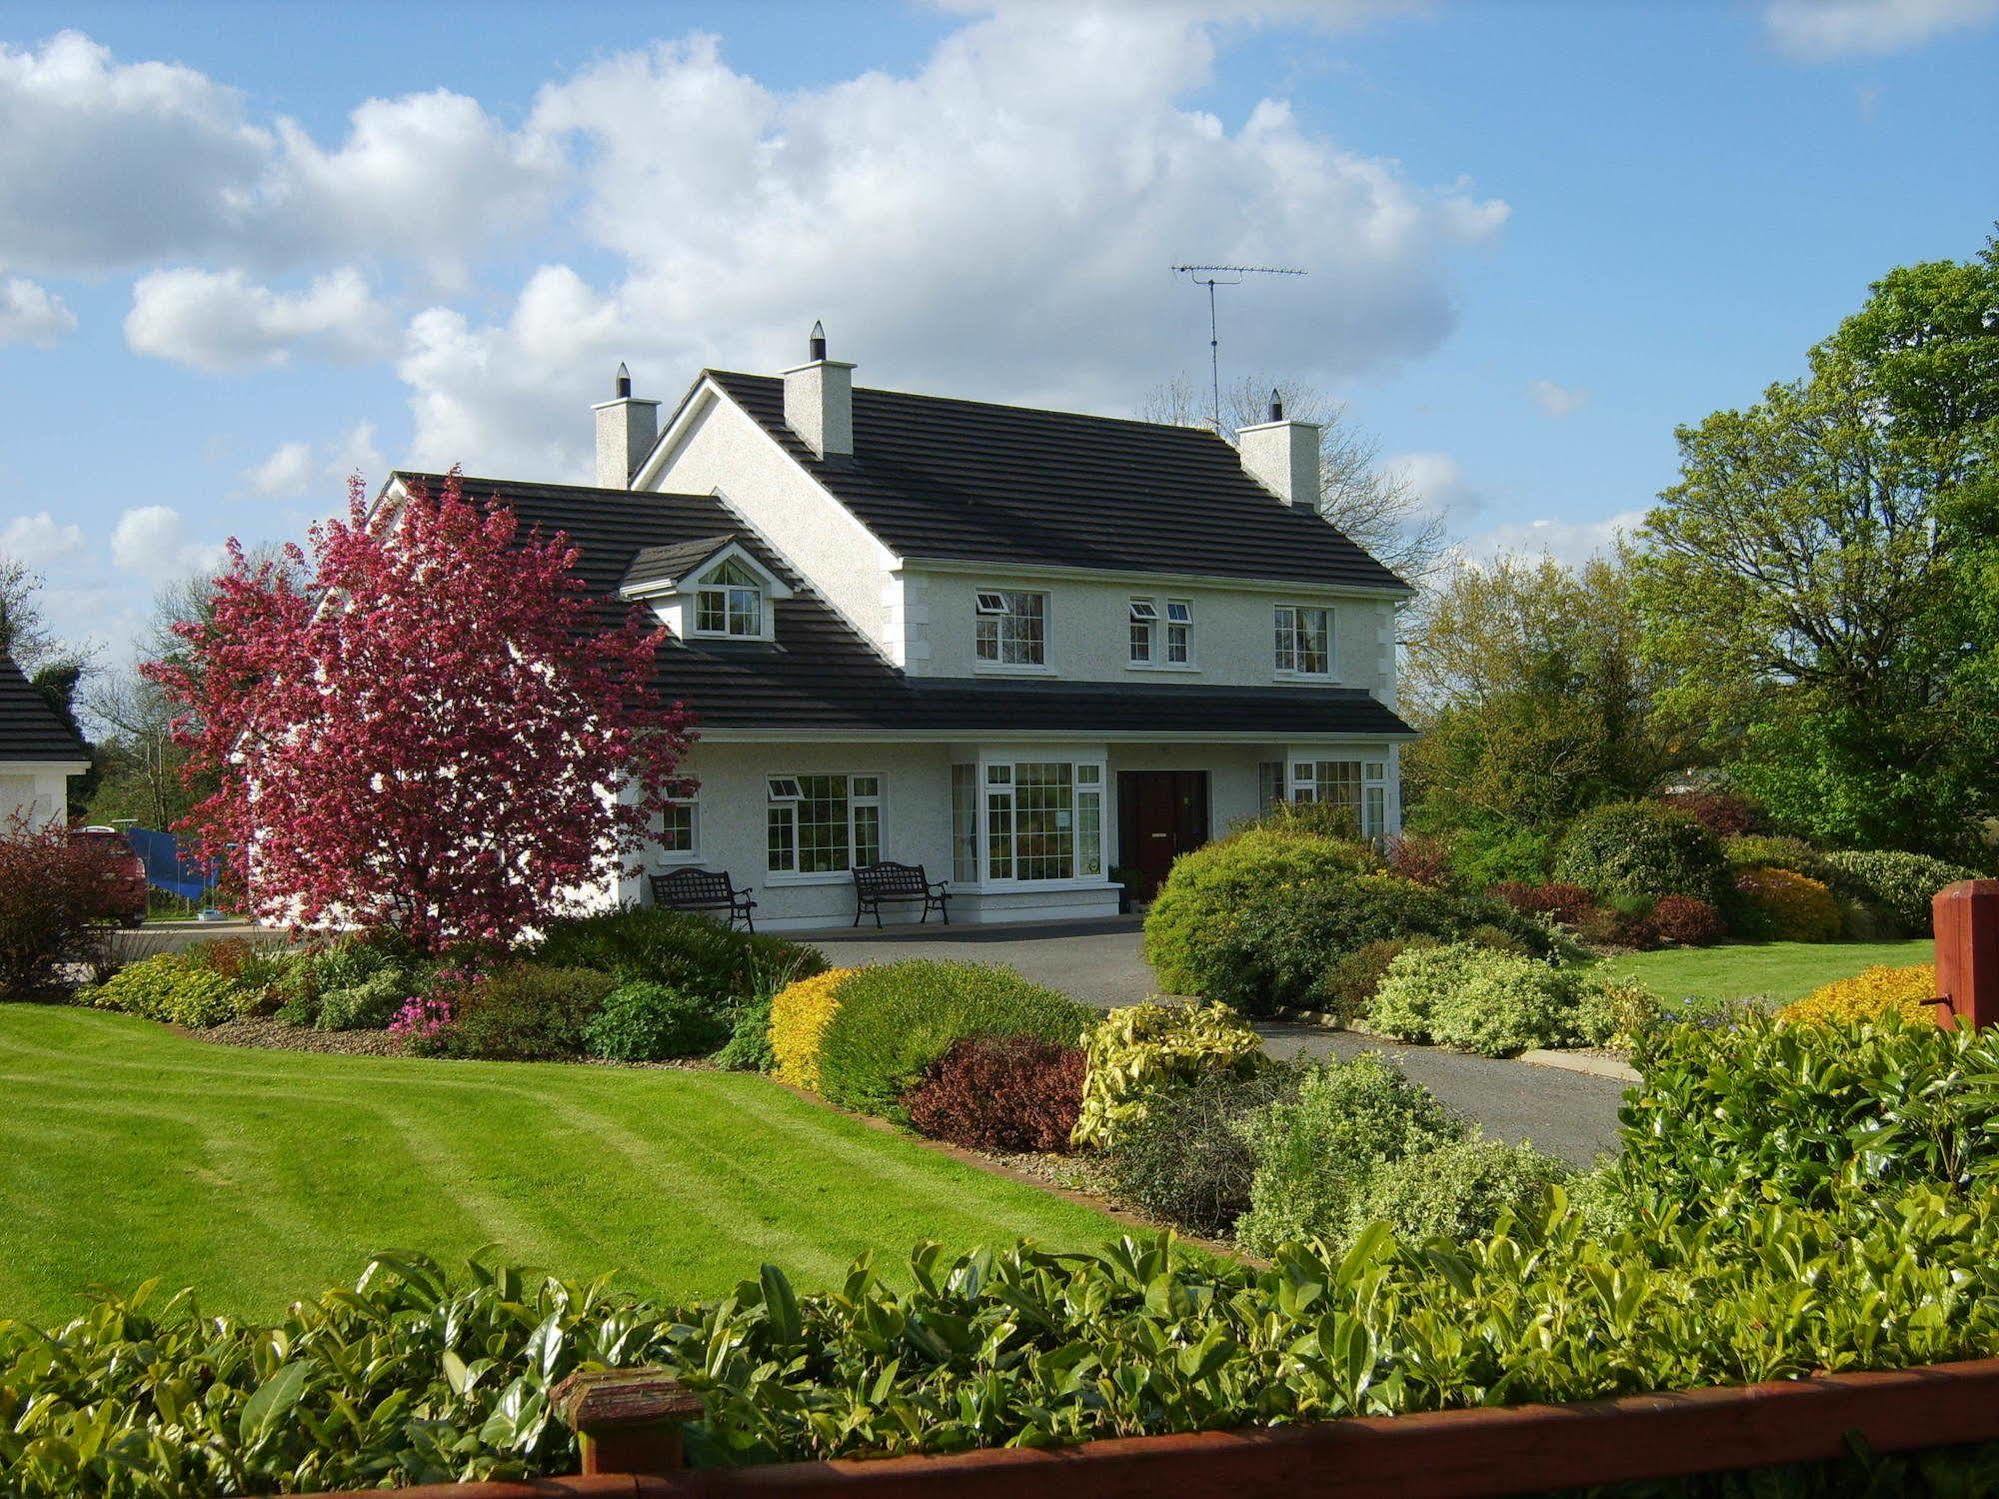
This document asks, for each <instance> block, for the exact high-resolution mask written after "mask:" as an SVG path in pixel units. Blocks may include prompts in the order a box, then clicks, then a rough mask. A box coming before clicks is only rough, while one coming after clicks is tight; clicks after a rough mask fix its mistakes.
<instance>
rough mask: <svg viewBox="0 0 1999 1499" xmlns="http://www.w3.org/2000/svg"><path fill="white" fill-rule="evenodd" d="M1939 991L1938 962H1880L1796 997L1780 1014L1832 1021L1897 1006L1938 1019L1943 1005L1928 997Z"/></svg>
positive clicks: (1867, 1016)
mask: <svg viewBox="0 0 1999 1499" xmlns="http://www.w3.org/2000/svg"><path fill="white" fill-rule="evenodd" d="M1936 992H1937V971H1936V967H1935V965H1934V964H1931V963H1913V964H1911V965H1910V966H1909V967H1907V968H1890V967H1888V966H1886V965H1885V964H1876V965H1875V966H1874V967H1872V968H1867V969H1863V970H1862V971H1861V972H1859V973H1856V974H1855V975H1854V976H1853V977H1852V978H1850V979H1840V980H1838V981H1837V982H1835V983H1830V984H1826V985H1824V986H1823V987H1821V988H1818V989H1814V990H1812V992H1811V993H1809V994H1807V995H1806V996H1805V997H1804V998H1803V999H1799V1000H1793V1001H1792V1002H1791V1003H1790V1004H1787V1005H1785V1006H1784V1008H1783V1009H1781V1010H1779V1011H1778V1012H1777V1018H1778V1019H1779V1020H1781V1021H1783V1022H1785V1023H1786V1024H1790V1025H1830V1024H1835V1023H1837V1022H1840V1021H1851V1020H1871V1019H1873V1018H1874V1017H1875V1016H1877V1015H1882V1014H1885V1013H1887V1012H1888V1011H1889V1010H1895V1011H1899V1012H1900V1013H1901V1014H1903V1015H1905V1016H1907V1017H1908V1018H1909V1019H1911V1020H1925V1019H1927V1020H1935V1019H1936V1018H1937V1017H1938V1012H1939V1009H1940V1007H1939V1006H1937V1005H1933V1004H1930V1003H1928V1001H1929V1000H1932V999H1934V998H1935V997H1936Z"/></svg>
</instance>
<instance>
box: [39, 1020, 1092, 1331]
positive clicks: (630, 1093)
mask: <svg viewBox="0 0 1999 1499" xmlns="http://www.w3.org/2000/svg"><path fill="white" fill-rule="evenodd" d="M0 1203H4V1204H5V1210H4V1212H0V1317H8V1316H13V1317H22V1318H25V1319H28V1320H30V1321H35V1322H42V1323H46V1322H47V1321H49V1320H50V1319H55V1318H60V1317H62V1316H64V1315H67V1314H68V1313H70V1312H71V1311H73V1310H75V1309H76V1308H77V1307H78V1306H79V1305H80V1304H81V1298H80V1295H79V1293H80V1292H81V1291H82V1290H83V1289H84V1288H85V1287H87V1286H89V1285H91V1284H93V1283H98V1284H107V1285H113V1286H119V1287H130V1286H132V1285H134V1284H136V1283H137V1282H139V1281H140V1280H143V1279H146V1278H148V1277H151V1276H159V1277H160V1278H161V1279H162V1280H163V1281H164V1282H165V1283H166V1284H167V1285H168V1286H170V1287H177V1286H181V1285H192V1286H195V1287H196V1288H197V1289H198V1290H199V1292H200V1295H201V1298H202V1302H203V1305H204V1306H205V1307H207V1308H208V1309H210V1310H213V1311H227V1312H235V1313H242V1314H268V1313H271V1312H274V1311H276V1310H278V1309H280V1308H281V1307H282V1306H283V1305H284V1303H285V1302H286V1301H288V1300H290V1299H291V1298H292V1297H294V1296H298V1295H303V1294H310V1293H314V1292H317V1291H319V1290H321V1289H323V1288H325V1287H327V1286H330V1285H334V1284H338V1283H342V1282H346V1281H350V1280H351V1279H352V1278H353V1276H354V1275H355V1274H356V1273H357V1272H358V1271H359V1270H360V1268H361V1266H362V1264H363V1263H364V1262H365V1260H366V1257H367V1256H368V1254H369V1253H370V1252H371V1251H375V1250H379V1249H385V1248H409V1249H421V1250H425V1251H428V1252H430V1253H432V1254H435V1255H437V1256H438V1257H439V1258H441V1259H445V1260H447V1262H449V1261H452V1260H458V1259H462V1258H463V1257H464V1256H465V1255H467V1254H469V1253H471V1252H472V1251H473V1250H475V1249H478V1248H479V1247H480V1246H482V1245H486V1244H493V1245H495V1246H496V1252H497V1253H498V1254H500V1255H503V1256H505V1257H507V1258H509V1259H513V1260H517V1261H521V1262H525V1263H530V1264H534V1265H538V1266H542V1267H545V1268H547V1269H549V1270H552V1271H555V1272H557V1273H559V1274H562V1275H564V1276H565V1277H583V1276H590V1275H595V1274H598V1273H600V1272H603V1271H608V1270H621V1271H623V1272H625V1275H624V1279H625V1281H626V1283H628V1284H630V1285H632V1286H633V1287H635V1288H638V1289H643V1290H648V1291H653V1292H657V1293H661V1294H665V1295H671V1296H685V1295H715V1294H718V1293H722V1292H726V1291H727V1290H729V1289H730V1288H731V1287H733V1286H734V1284H735V1283H736V1281H737V1280H738V1279H740V1278H742V1277H743V1276H744V1275H746V1274H747V1275H754V1274H755V1273H756V1269H757V1266H758V1265H759V1264H760V1263H761V1262H763V1261H765V1260H769V1261H772V1262H774V1263H776V1264H779V1265H782V1266H783V1267H784V1269H785V1270H786V1271H787V1272H788V1273H790V1274H792V1275H793V1276H795V1277H796V1278H797V1279H798V1280H799V1281H800V1282H801V1283H802V1284H806V1285H812V1286H825V1285H828V1284H832V1283H835V1282H836V1281H837V1279H838V1278H839V1277H840V1276H841V1274H842V1273H843V1272H844V1270H845V1268H846V1266H847V1265H848V1264H849V1263H850V1262H851V1261H852V1260H853V1258H854V1257H855V1256H857V1255H859V1254H861V1253H863V1252H864V1251H867V1250H870V1249H872V1250H877V1251H879V1252H880V1255H881V1261H882V1267H883V1269H884V1270H885V1271H892V1272H893V1271H899V1270H900V1267H901V1265H902V1262H903V1260H904V1258H905V1256H906V1254H907V1251H908V1250H909V1248H910V1246H911V1245H913V1244H915V1243H916V1242H918V1241H919V1240H922V1239H926V1238H934V1239H938V1240H941V1241H942V1242H943V1243H945V1244H946V1245H948V1246H953V1247H970V1246H972V1245H975V1244H981V1243H986V1244H992V1243H1000V1242H1009V1241H1011V1240H1012V1239H1014V1238H1016V1237H1018V1236H1022V1235H1027V1236H1031V1237H1033V1238H1036V1239H1039V1240H1040V1241H1041V1242H1043V1243H1044V1244H1049V1245H1054V1246H1059V1247H1078V1248H1083V1247H1094V1246H1096V1245H1098V1244H1100V1243H1102V1242H1104V1241H1105V1240H1108V1239H1112V1238H1115V1237H1116V1236H1117V1235H1118V1234H1119V1233H1121V1232H1123V1231H1124V1230H1123V1228H1122V1227H1121V1226H1120V1225H1119V1224H1117V1223H1116V1222H1114V1221H1113V1220H1111V1219H1109V1218H1106V1217H1104V1216H1102V1215H1101V1214H1098V1213H1095V1212H1093V1211H1090V1210H1088V1209H1086V1208H1083V1207H1080V1206H1078V1205H1076V1204H1074V1203H1072V1202H1069V1201H1067V1200H1066V1199H1063V1198H1060V1197H1057V1196H1055V1195H1054V1194H1052V1193H1048V1192H1043V1191H1041V1190H1039V1189H1038V1188H1035V1187H1030V1186H1024V1185H1021V1184H1019V1183H1016V1182H1012V1181H1009V1180H1006V1179H1004V1178H1001V1177H997V1176H994V1175H992V1174H991V1173H989V1172H985V1171H980V1170H978V1169H976V1168H974V1167H970V1166H966V1165H962V1164H960V1163H959V1162H957V1161H954V1160H951V1159H949V1158H948V1157H945V1156H943V1155H940V1154H938V1153H937V1152H935V1151H931V1150H926V1149H924V1148H923V1147H921V1146H919V1145H916V1144H913V1143H911V1142H910V1141H909V1140H907V1139H904V1138H901V1137H899V1136H897V1135H894V1134H891V1133H888V1132H885V1131H882V1130H879V1129H873V1128H870V1127H868V1126H867V1125H866V1124H863V1123H861V1122H859V1121H857V1120H854V1119H850V1118H847V1117H845V1116H844V1115H841V1114H838V1113H835V1112H834V1111H833V1110H831V1109H829V1108H825V1107H822V1106H820V1105H817V1104H814V1103H811V1102H809V1101H807V1100H804V1099H801V1098H798V1097H796V1096H794V1095H792V1094H790V1093H788V1092H786V1091H785V1090H784V1089H782V1088H780V1087H778V1086H777V1085H776V1084H774V1083H771V1082H768V1081H766V1080H765V1079H763V1078H760V1077H755V1076H748V1075H743V1074H737V1073H720V1072H696V1071H667V1070H657V1069H645V1070H641V1069H629V1068H606V1067H585V1066H553V1065H535V1064H524V1063H500V1062H489V1063H481V1062H429V1061H416V1060H408V1059H402V1058H380V1059H378V1058H363V1057H344V1056H326V1055H307V1054H304V1053H293V1052H277V1051H247V1050H236V1049H231V1048H226V1047H221V1046H215V1045H210V1044H207V1043H204V1042H199V1041H194V1040H189V1039H187V1038H185V1037H183V1036H179V1035H176V1034H174V1033H173V1032H171V1031H168V1030H165V1029H163V1028H161V1027H159V1026H156V1025H152V1024H149V1023H147V1022H145V1021H142V1020H136V1019H133V1018H131V1017H128V1016H123V1015H110V1014H99V1013H95V1012H92V1011H86V1010H72V1009H53V1008H43V1007H39V1006H30V1005H0Z"/></svg>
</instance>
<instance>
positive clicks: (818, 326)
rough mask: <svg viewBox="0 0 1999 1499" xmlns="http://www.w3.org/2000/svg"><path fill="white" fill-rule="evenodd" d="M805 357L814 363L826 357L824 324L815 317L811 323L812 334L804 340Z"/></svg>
mask: <svg viewBox="0 0 1999 1499" xmlns="http://www.w3.org/2000/svg"><path fill="white" fill-rule="evenodd" d="M805 357H806V359H807V360H809V361H811V362H812V363H814V364H817V363H818V362H819V361H820V360H822V359H824V358H825V357H826V325H825V324H824V323H822V322H820V321H818V320H817V319H816V318H815V319H814V320H813V323H812V336H811V337H810V338H808V339H806V340H805Z"/></svg>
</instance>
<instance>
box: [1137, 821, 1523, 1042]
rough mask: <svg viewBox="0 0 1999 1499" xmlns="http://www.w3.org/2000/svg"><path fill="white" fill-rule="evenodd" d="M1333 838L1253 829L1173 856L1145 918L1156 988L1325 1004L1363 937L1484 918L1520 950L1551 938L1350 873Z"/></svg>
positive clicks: (1495, 909) (1482, 910)
mask: <svg viewBox="0 0 1999 1499" xmlns="http://www.w3.org/2000/svg"><path fill="white" fill-rule="evenodd" d="M1344 848H1345V846H1344V845H1338V844H1333V843H1331V842H1330V840H1312V839H1301V838H1298V837H1291V838H1289V839H1288V840H1287V839H1286V838H1284V837H1281V836H1279V835H1277V834H1274V833H1270V832H1268V831H1259V832H1258V833H1256V834H1245V835H1240V836H1239V837H1237V838H1234V839H1230V840H1228V841H1227V842H1226V843H1223V844H1217V845H1212V846H1210V847H1209V848H1206V849H1200V850H1197V851H1196V852H1194V853H1191V854H1187V855H1184V856H1183V857H1182V858H1180V859H1179V860H1178V861H1177V862H1175V864H1174V866H1173V873H1172V875H1171V876H1170V877H1169V878H1168V879H1167V882H1166V888H1165V890H1164V891H1163V892H1162V893H1161V895H1160V898H1159V900H1158V901H1157V902H1156V903H1155V904H1154V906H1153V908H1152V912H1151V914H1150V915H1149V916H1147V918H1146V923H1145V933H1146V936H1145V951H1146V956H1147V958H1148V959H1149V960H1150V961H1151V962H1152V964H1153V965H1154V967H1155V968H1156V969H1157V970H1158V974H1159V981H1160V985H1161V987H1162V988H1165V989H1167V990H1169V991H1172V992H1176V993H1186V994H1198V995H1200V996H1201V997H1202V998H1204V999H1208V1000H1212V1001H1214V1002H1217V1003H1222V1004H1228V1005H1230V1006H1231V1007H1232V1008H1234V1009H1238V1010H1240V1011H1242V1012H1243V1013H1245V1014H1249V1015H1267V1014H1270V1013H1272V1012H1274V1011H1277V1010H1281V1009H1324V1008H1327V1007H1328V1005H1329V1004H1331V1003H1332V1001H1331V1000H1330V998H1329V997H1328V992H1327V986H1328V985H1329V984H1330V982H1331V980H1332V973H1333V970H1334V968H1335V966H1336V965H1337V964H1338V963H1339V961H1340V960H1341V959H1342V958H1344V957H1345V956H1346V955H1347V954H1348V953H1351V952H1353V951H1355V950H1357V949H1359V948H1361V947H1364V946H1366V945H1367V944H1368V943H1370V942H1384V941H1393V940H1396V939H1401V938H1408V937H1411V936H1418V935H1421V936H1430V937H1437V938H1444V939H1459V938H1463V937H1465V936H1466V935H1467V934H1469V933H1470V932H1471V930H1472V929H1473V928H1475V927H1479V926H1495V927H1497V928H1499V929H1501V930H1503V931H1505V932H1507V933H1509V934H1511V935H1512V936H1514V937H1516V938H1517V939H1518V940H1519V941H1520V942H1522V943H1523V944H1525V945H1526V946H1527V947H1529V948H1530V949H1531V950H1534V951H1539V952H1545V951H1547V950H1548V949H1549V947H1550V946H1551V939H1550V937H1549V935H1548V934H1547V932H1545V931H1544V930H1543V929H1542V928H1540V927H1539V926H1538V925H1536V924H1535V923H1533V922H1532V921H1529V920H1527V919H1526V918H1524V917H1522V916H1519V915H1517V914H1516V913H1514V912H1512V911H1510V910H1508V909H1507V908H1506V907H1504V906H1502V905H1500V904H1499V903H1498V902H1497V901H1487V900H1481V899H1473V898H1469V897H1465V896H1460V895H1455V894H1452V893H1450V892H1448V891H1443V890H1433V889H1431V888H1429V887H1428V886H1424V885H1418V884H1415V883H1414V882H1412V881H1409V880H1405V879H1401V878H1398V877H1397V876H1395V875H1389V874H1374V873H1361V872H1356V869H1355V867H1354V864H1353V860H1352V858H1351V856H1350V854H1349V853H1347V852H1343V850H1344Z"/></svg>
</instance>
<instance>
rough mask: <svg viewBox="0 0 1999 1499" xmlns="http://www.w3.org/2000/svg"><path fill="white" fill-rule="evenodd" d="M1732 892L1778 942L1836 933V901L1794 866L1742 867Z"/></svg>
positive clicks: (1822, 938)
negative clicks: (1786, 867)
mask: <svg viewBox="0 0 1999 1499" xmlns="http://www.w3.org/2000/svg"><path fill="white" fill-rule="evenodd" d="M1735 890H1736V894H1738V895H1739V896H1741V898H1742V901H1743V903H1744V904H1745V905H1747V906H1748V907H1749V908H1750V909H1751V910H1752V911H1754V912H1755V913H1756V915H1757V916H1758V917H1760V918H1761V921H1762V923H1763V924H1764V925H1765V926H1766V927H1767V928H1768V931H1767V932H1766V933H1765V935H1767V936H1770V937H1773V938H1775V939H1776V940H1777V941H1779V942H1831V941H1833V940H1834V939H1836V938H1837V937H1838V936H1839V928H1840V918H1839V902H1838V901H1837V900H1836V899H1834V897H1833V893H1832V892H1831V891H1830V890H1828V889H1827V888H1826V887H1825V886H1824V885H1822V884H1820V883H1819V882H1818V881H1817V880H1815V879H1813V878H1811V876H1809V875H1803V874H1799V873H1798V872H1797V871H1796V870H1795V869H1745V870H1743V871H1742V872H1741V873H1740V874H1738V875H1736V877H1735Z"/></svg>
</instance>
